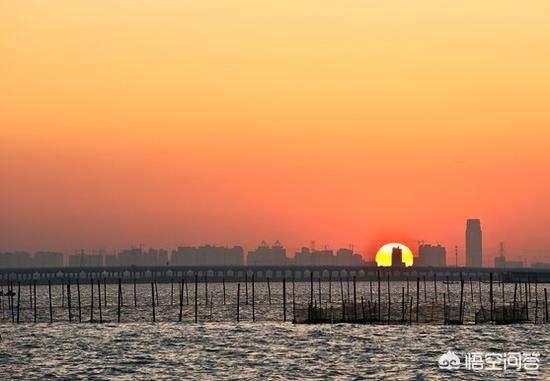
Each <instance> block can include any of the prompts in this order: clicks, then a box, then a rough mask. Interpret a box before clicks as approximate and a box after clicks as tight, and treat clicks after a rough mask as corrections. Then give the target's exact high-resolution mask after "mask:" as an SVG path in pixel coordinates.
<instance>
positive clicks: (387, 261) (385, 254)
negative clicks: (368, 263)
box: [376, 243, 413, 267]
mask: <svg viewBox="0 0 550 381" xmlns="http://www.w3.org/2000/svg"><path fill="white" fill-rule="evenodd" d="M394 247H399V248H400V249H401V251H402V254H401V260H402V261H403V262H405V266H407V267H408V266H412V265H413V253H412V251H411V249H409V248H408V247H407V246H405V245H403V244H401V243H388V244H386V245H384V246H382V247H381V248H380V250H378V252H377V253H376V264H377V265H378V266H383V267H387V266H391V265H392V255H391V254H392V250H393V248H394Z"/></svg>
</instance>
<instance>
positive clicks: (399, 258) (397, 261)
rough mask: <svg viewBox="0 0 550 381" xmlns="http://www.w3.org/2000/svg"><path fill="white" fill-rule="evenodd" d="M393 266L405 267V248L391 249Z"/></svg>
mask: <svg viewBox="0 0 550 381" xmlns="http://www.w3.org/2000/svg"><path fill="white" fill-rule="evenodd" d="M391 267H405V262H403V250H401V248H400V247H394V248H393V249H392V251H391Z"/></svg>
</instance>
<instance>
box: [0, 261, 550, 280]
mask: <svg viewBox="0 0 550 381" xmlns="http://www.w3.org/2000/svg"><path fill="white" fill-rule="evenodd" d="M490 274H493V278H494V279H495V280H499V281H502V282H506V283H523V282H531V283H550V269H540V268H516V269H511V268H471V267H416V266H412V267H407V268H394V267H375V266H294V265H287V266H280V265H279V266H278V265H257V266H246V265H237V266H236V265H232V266H231V265H230V266H117V267H105V266H102V267H51V268H49V267H44V268H19V269H15V268H14V269H6V268H4V269H0V282H2V283H4V284H5V283H7V282H10V281H20V282H24V283H25V282H29V283H30V282H36V283H38V284H45V283H52V284H59V283H66V282H69V281H76V280H80V281H87V280H90V279H102V280H105V281H106V282H118V279H121V280H122V282H150V281H152V280H155V281H157V282H172V281H174V280H176V279H181V278H185V279H188V280H191V279H193V278H194V277H195V276H197V277H198V279H200V280H201V281H204V280H207V281H210V282H218V281H222V280H223V281H226V282H241V281H246V280H250V279H251V278H252V276H253V275H254V278H255V280H257V281H265V280H267V279H269V280H272V281H282V280H283V279H287V280H290V279H294V280H296V281H305V280H309V279H310V278H311V276H312V275H313V278H314V279H316V280H318V279H320V280H321V281H329V280H335V281H336V280H338V279H350V278H352V277H355V278H356V279H357V280H358V281H365V280H366V281H368V280H376V279H379V278H381V279H384V280H386V279H390V280H396V281H397V280H413V279H429V280H434V279H436V280H453V281H456V280H459V279H461V278H462V279H465V280H468V279H472V280H483V281H485V280H488V279H489V278H490Z"/></svg>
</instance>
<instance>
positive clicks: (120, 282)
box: [117, 278, 122, 323]
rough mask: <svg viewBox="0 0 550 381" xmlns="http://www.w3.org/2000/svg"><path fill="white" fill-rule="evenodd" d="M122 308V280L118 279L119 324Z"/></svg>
mask: <svg viewBox="0 0 550 381" xmlns="http://www.w3.org/2000/svg"><path fill="white" fill-rule="evenodd" d="M121 307H122V280H121V279H120V278H118V297H117V322H118V323H120V309H121Z"/></svg>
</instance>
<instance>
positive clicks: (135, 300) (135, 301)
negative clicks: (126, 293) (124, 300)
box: [134, 276, 137, 307]
mask: <svg viewBox="0 0 550 381" xmlns="http://www.w3.org/2000/svg"><path fill="white" fill-rule="evenodd" d="M134 307H137V292H136V277H135V276H134Z"/></svg>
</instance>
